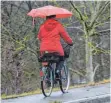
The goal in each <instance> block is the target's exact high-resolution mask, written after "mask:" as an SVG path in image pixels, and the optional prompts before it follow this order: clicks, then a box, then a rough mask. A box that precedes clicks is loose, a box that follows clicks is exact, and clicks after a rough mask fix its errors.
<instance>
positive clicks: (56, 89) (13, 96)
mask: <svg viewBox="0 0 111 103" xmlns="http://www.w3.org/2000/svg"><path fill="white" fill-rule="evenodd" d="M109 82H110V79H104V80H103V81H100V82H97V83H94V82H90V83H88V84H80V85H75V86H70V87H69V89H73V88H81V87H87V86H95V85H100V84H105V83H109ZM59 90H60V88H53V91H52V92H54V91H59ZM41 93H42V92H41V89H37V90H35V91H31V92H25V93H22V94H13V95H5V94H2V95H1V98H2V99H10V98H17V97H23V96H28V95H34V94H41ZM53 103H60V102H56V101H55V102H53Z"/></svg>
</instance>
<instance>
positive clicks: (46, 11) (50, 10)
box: [27, 5, 72, 18]
mask: <svg viewBox="0 0 111 103" xmlns="http://www.w3.org/2000/svg"><path fill="white" fill-rule="evenodd" d="M27 15H29V16H31V17H33V18H35V17H41V18H45V17H46V16H50V15H56V18H67V17H70V16H72V13H71V12H70V11H68V10H67V9H64V8H59V7H55V6H51V5H49V6H44V7H40V8H37V9H32V10H31V11H30V12H29V13H28V14H27Z"/></svg>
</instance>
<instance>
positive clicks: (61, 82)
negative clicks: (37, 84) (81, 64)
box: [59, 65, 70, 93]
mask: <svg viewBox="0 0 111 103" xmlns="http://www.w3.org/2000/svg"><path fill="white" fill-rule="evenodd" d="M63 70H64V71H65V72H66V74H65V76H66V79H67V83H66V87H63V80H62V79H63V77H62V76H63V74H62V73H61V71H63ZM59 75H60V79H59V85H60V90H61V91H62V93H67V92H68V88H69V85H70V72H69V69H68V68H67V67H66V66H65V65H64V66H63V68H62V69H61V70H60V73H59Z"/></svg>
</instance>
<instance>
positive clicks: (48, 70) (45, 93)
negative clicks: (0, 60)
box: [41, 67, 53, 97]
mask: <svg viewBox="0 0 111 103" xmlns="http://www.w3.org/2000/svg"><path fill="white" fill-rule="evenodd" d="M48 73H50V78H49V80H47V78H46V77H47V75H48ZM47 82H50V90H49V92H47V91H46V90H45V88H44V83H47ZM46 85H47V84H46ZM41 89H42V93H43V95H44V96H45V97H49V96H50V95H51V93H52V89H53V77H52V70H50V68H49V67H47V68H46V73H45V74H44V76H43V77H42V81H41Z"/></svg>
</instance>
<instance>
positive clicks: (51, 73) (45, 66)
mask: <svg viewBox="0 0 111 103" xmlns="http://www.w3.org/2000/svg"><path fill="white" fill-rule="evenodd" d="M63 59H64V58H63V57H62V59H61V57H60V56H59V55H58V54H57V53H48V52H45V53H44V55H43V56H42V57H41V58H39V62H42V68H41V69H40V76H41V78H42V80H41V89H42V93H43V95H44V96H45V97H48V96H50V95H51V93H52V89H53V87H54V86H55V85H56V84H57V82H59V86H60V90H61V91H62V93H66V92H67V91H68V88H69V85H70V73H69V70H68V68H67V66H66V61H65V62H64V63H63V64H62V68H61V69H60V70H58V69H57V68H56V63H57V62H59V61H60V60H63Z"/></svg>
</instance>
